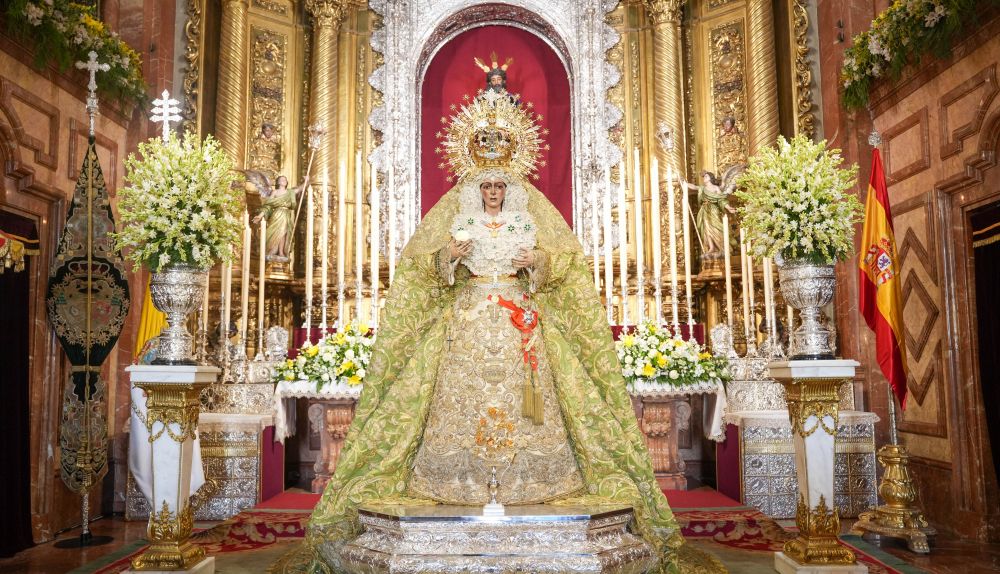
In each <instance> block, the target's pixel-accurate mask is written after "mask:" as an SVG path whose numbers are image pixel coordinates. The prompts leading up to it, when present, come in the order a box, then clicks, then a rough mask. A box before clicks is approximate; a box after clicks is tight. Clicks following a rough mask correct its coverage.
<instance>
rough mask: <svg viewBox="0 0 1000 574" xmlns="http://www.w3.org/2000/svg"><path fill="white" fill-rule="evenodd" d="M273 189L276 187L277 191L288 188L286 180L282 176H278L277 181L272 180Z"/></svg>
mask: <svg viewBox="0 0 1000 574" xmlns="http://www.w3.org/2000/svg"><path fill="white" fill-rule="evenodd" d="M274 187H277V188H278V189H282V188H285V187H288V178H287V177H285V176H283V175H279V176H278V179H276V180H274Z"/></svg>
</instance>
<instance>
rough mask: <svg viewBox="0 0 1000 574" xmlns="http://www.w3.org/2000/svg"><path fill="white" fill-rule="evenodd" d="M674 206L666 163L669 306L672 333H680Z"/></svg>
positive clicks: (670, 171) (670, 172) (671, 179)
mask: <svg viewBox="0 0 1000 574" xmlns="http://www.w3.org/2000/svg"><path fill="white" fill-rule="evenodd" d="M675 212H676V209H675V208H674V168H673V166H672V165H671V164H669V163H668V164H667V217H668V218H669V219H670V221H669V222H668V225H667V228H668V231H669V233H670V237H668V238H667V239H668V243H669V244H670V307H671V311H672V313H673V326H674V334H675V335H677V334H679V333H680V321H679V320H678V318H677V316H678V312H677V304H678V301H677V215H676V213H675Z"/></svg>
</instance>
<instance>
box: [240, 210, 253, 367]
mask: <svg viewBox="0 0 1000 574" xmlns="http://www.w3.org/2000/svg"><path fill="white" fill-rule="evenodd" d="M252 233H253V232H252V229H251V228H250V213H249V212H247V211H244V212H243V259H242V260H241V261H240V343H241V344H243V345H244V349H245V348H246V344H247V329H249V328H250V245H251V243H252V237H253V234H252Z"/></svg>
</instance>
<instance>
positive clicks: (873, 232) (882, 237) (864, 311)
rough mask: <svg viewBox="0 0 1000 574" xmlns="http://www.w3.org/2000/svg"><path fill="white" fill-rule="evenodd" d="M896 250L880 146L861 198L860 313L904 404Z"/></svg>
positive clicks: (903, 350)
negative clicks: (862, 220) (863, 208)
mask: <svg viewBox="0 0 1000 574" xmlns="http://www.w3.org/2000/svg"><path fill="white" fill-rule="evenodd" d="M899 264H900V262H899V254H898V252H897V251H896V239H895V237H894V235H893V231H892V212H891V211H890V210H889V193H888V191H887V189H886V185H885V172H884V171H883V170H882V156H881V155H880V154H879V151H878V148H876V149H875V151H874V152H872V175H871V179H869V180H868V198H867V199H866V200H865V223H864V229H863V231H862V232H861V249H860V257H859V259H858V266H859V267H860V273H858V280H859V282H860V292H861V303H860V308H861V315H863V316H864V318H865V321H867V322H868V327H869V328H870V329H871V330H872V331H874V332H875V352H876V355H877V357H878V364H879V366H881V367H882V373H883V374H884V375H885V378H886V379H888V380H889V385H890V386H892V390H893V392H894V393H896V398H897V399H899V406H900V407H901V408H903V407H905V406H906V349H905V347H904V344H903V297H902V295H901V291H900V288H899V285H900V282H901V281H902V277H900V275H899Z"/></svg>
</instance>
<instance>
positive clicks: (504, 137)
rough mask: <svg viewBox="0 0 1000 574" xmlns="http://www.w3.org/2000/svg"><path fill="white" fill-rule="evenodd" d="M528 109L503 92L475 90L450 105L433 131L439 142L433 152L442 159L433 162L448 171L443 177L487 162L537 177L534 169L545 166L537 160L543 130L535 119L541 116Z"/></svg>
mask: <svg viewBox="0 0 1000 574" xmlns="http://www.w3.org/2000/svg"><path fill="white" fill-rule="evenodd" d="M466 99H468V98H466ZM530 108H531V104H528V105H522V104H521V103H520V102H518V101H517V96H514V95H511V94H508V93H506V92H503V93H502V94H500V93H496V92H481V93H480V94H479V95H477V96H476V97H475V98H472V101H471V102H469V103H467V104H465V105H464V106H462V107H461V108H457V109H456V106H455V105H452V106H451V109H452V111H454V115H452V116H451V118H445V117H442V118H441V123H442V124H445V128H444V130H443V131H439V132H438V133H437V137H438V139H440V140H441V145H440V146H438V148H437V149H436V150H435V151H436V152H437V153H440V154H443V156H444V160H445V161H444V162H442V163H441V164H440V165H439V166H438V167H441V168H445V167H447V168H448V169H449V170H450V171H451V173H452V176H451V177H449V178H448V180H449V181H452V179H453V178H457V179H458V180H461V179H463V178H464V177H465V176H467V175H469V174H471V173H473V172H475V171H477V170H479V169H482V168H490V167H500V168H506V169H508V170H510V171H511V172H513V173H514V174H516V175H517V176H519V177H524V178H529V177H530V178H532V179H537V178H538V174H537V171H536V170H537V168H538V167H539V166H544V165H545V162H544V161H539V154H540V153H541V150H542V149H543V146H542V138H541V135H542V133H545V132H543V131H542V130H541V128H540V127H539V125H538V123H537V121H538V120H541V119H542V118H541V115H538V114H532V112H531V111H530ZM544 148H545V149H548V146H544Z"/></svg>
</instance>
